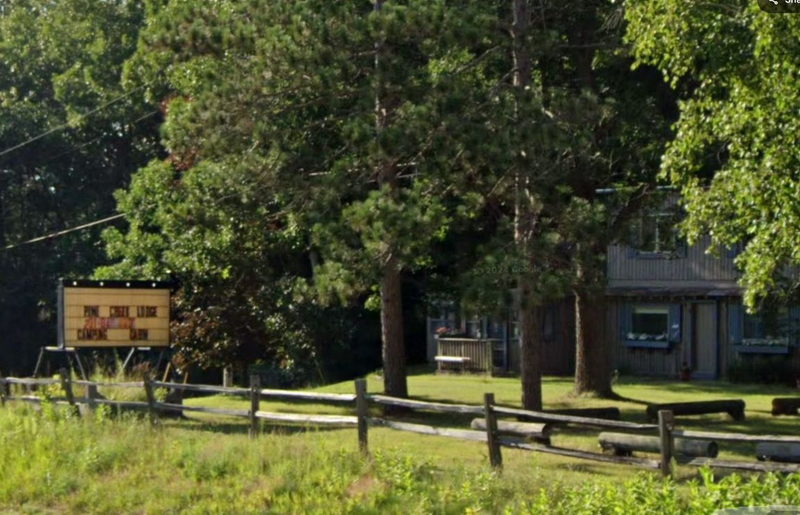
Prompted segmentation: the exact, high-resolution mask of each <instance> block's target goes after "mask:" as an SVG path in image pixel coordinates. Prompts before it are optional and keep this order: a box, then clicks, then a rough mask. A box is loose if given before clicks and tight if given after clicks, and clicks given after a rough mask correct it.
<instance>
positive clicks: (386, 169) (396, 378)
mask: <svg viewBox="0 0 800 515" xmlns="http://www.w3.org/2000/svg"><path fill="white" fill-rule="evenodd" d="M383 4H384V0H375V5H374V9H375V11H376V12H378V11H380V10H381V9H382V8H383ZM382 57H383V43H382V42H381V41H376V42H375V76H376V80H375V84H376V89H375V134H376V137H377V138H378V144H379V145H380V138H381V133H382V132H383V130H384V129H385V128H386V126H387V125H388V124H389V121H388V118H389V109H390V108H389V104H390V102H387V100H386V99H385V98H384V95H383V78H382V74H381V58H382ZM376 168H377V169H376V172H377V176H378V186H380V187H384V186H388V187H389V190H390V194H391V195H392V196H394V197H395V198H396V197H397V189H398V186H397V170H396V169H395V167H394V166H393V165H392V164H391V163H389V162H387V161H386V160H385V158H382V161H381V162H379V163H377V165H376ZM384 252H385V255H386V256H387V259H386V263H385V264H384V265H383V270H382V277H381V282H380V289H381V343H382V356H383V388H384V392H385V393H386V395H391V396H393V397H407V396H408V384H407V382H406V348H405V342H404V335H403V287H402V277H401V269H400V265H399V263H398V262H397V258H396V257H394V255H393V253H394V249H393V248H392V245H391V243H390V242H386V248H385V251H384Z"/></svg>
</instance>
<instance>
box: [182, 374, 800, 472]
mask: <svg viewBox="0 0 800 515" xmlns="http://www.w3.org/2000/svg"><path fill="white" fill-rule="evenodd" d="M367 381H368V390H369V391H370V392H373V393H380V392H382V390H383V384H382V378H381V377H380V376H378V375H375V374H372V375H369V376H368V377H367ZM572 386H573V384H572V378H569V377H546V378H544V380H543V398H544V405H545V409H558V408H589V407H606V406H616V407H618V408H619V409H620V411H621V413H622V419H623V420H628V421H633V422H646V421H647V419H646V416H645V407H646V406H647V404H648V403H653V402H658V403H664V402H680V401H698V400H715V399H742V400H744V401H745V403H746V415H747V416H746V420H744V421H741V422H735V421H733V420H732V419H731V418H730V417H729V416H728V415H727V414H713V415H704V416H687V417H679V418H678V427H682V428H694V429H706V430H713V431H733V432H742V433H750V434H784V435H797V436H800V417H796V416H780V417H774V416H772V415H771V414H770V410H771V401H772V398H773V397H778V396H798V395H800V391H797V390H796V389H790V388H785V387H780V386H766V385H754V384H731V383H728V382H723V381H713V382H712V381H690V382H677V381H662V380H651V379H646V378H622V379H620V380H619V381H618V383H617V384H616V385H615V391H616V393H617V394H618V395H619V396H620V397H621V399H619V400H606V399H597V398H591V397H576V396H574V395H573V394H572ZM313 390H314V391H320V392H335V393H353V392H354V384H353V382H351V381H347V382H342V383H337V384H332V385H328V386H325V387H320V388H316V389H313ZM485 392H491V393H494V395H495V399H496V401H497V402H498V403H500V404H503V405H508V406H516V407H519V406H520V398H521V390H520V381H519V379H518V378H501V377H487V376H482V375H469V374H464V375H460V374H443V375H437V374H434V373H431V372H429V371H419V372H417V373H413V374H412V375H410V376H409V394H410V396H411V397H413V398H417V399H422V400H430V401H437V402H456V403H465V404H475V405H481V404H482V403H483V394H484V393H485ZM186 403H187V404H190V405H196V406H201V405H204V406H213V407H221V406H227V407H240V408H243V409H247V408H248V406H249V401H247V400H245V399H237V398H234V397H227V396H212V397H195V398H191V399H187V400H186ZM261 406H262V407H261V409H262V410H264V411H275V412H285V413H292V412H294V413H330V414H352V413H353V411H352V409H350V408H346V407H338V406H332V405H319V404H309V403H285V402H266V401H262V405H261ZM375 414H376V415H379V414H380V413H379V411H378V408H376V411H375ZM189 416H190V417H191V418H193V419H195V420H203V421H206V422H208V423H213V422H214V421H221V420H223V419H224V418H220V417H214V416H206V415H200V414H195V413H192V414H190V415H189ZM471 418H472V417H471V416H460V415H443V414H435V413H425V412H421V411H417V412H412V413H408V414H404V415H403V416H402V419H403V420H409V421H413V422H420V423H427V424H430V425H437V426H447V427H460V428H466V427H468V426H469V422H470V420H471ZM225 420H226V422H227V423H228V424H230V425H228V426H227V427H233V426H236V424H237V423H238V424H239V425H241V429H240V430H242V431H243V430H244V429H245V427H246V421H241V420H240V421H236V420H235V419H225ZM262 429H263V430H264V431H265V433H266V435H265V437H266V438H270V437H271V435H270V434H271V433H272V432H278V433H280V432H281V431H282V430H284V431H285V430H286V429H281V428H280V427H276V426H272V425H264V426H263V428H262ZM294 430H296V428H295V429H294ZM312 431H313V430H312ZM325 433H326V438H327V439H329V440H336V441H338V442H339V443H340V444H341V445H342V446H344V447H347V446H350V447H351V448H353V449H355V448H356V446H357V441H356V433H355V430H354V429H337V430H326V431H325ZM598 433H599V430H597V429H589V428H576V427H562V428H559V429H558V430H557V431H556V432H555V433H554V436H553V438H552V442H553V444H554V445H558V446H560V447H570V448H577V449H583V450H588V451H599V445H598V441H597V435H598ZM369 435H370V447H371V449H372V450H379V451H380V450H382V451H391V450H399V451H402V452H404V453H407V454H409V455H411V456H419V457H424V458H428V459H433V460H440V461H441V462H442V463H458V464H464V465H470V466H476V467H481V466H483V467H486V466H488V454H487V450H486V446H485V445H484V444H480V443H475V442H464V441H459V440H455V439H451V438H445V437H438V436H428V435H418V434H412V433H407V432H398V431H396V430H392V429H387V428H370V433H369ZM276 437H277V436H276ZM719 447H720V456H719V457H720V458H737V459H747V460H753V459H755V455H754V445H752V444H741V445H738V444H730V443H725V442H723V443H720V444H719ZM655 456H656V455H653V457H655ZM503 457H504V462H505V473H506V475H508V476H512V477H516V476H519V477H520V478H528V479H530V480H534V479H535V480H536V481H543V482H545V483H546V482H548V481H549V480H551V479H553V478H559V479H563V478H564V477H565V476H564V474H567V475H568V476H569V477H570V478H571V479H570V480H576V481H580V480H584V479H589V478H592V479H598V478H600V479H601V480H612V481H613V480H615V479H617V480H618V479H624V478H627V477H630V476H631V475H632V474H636V473H637V472H638V470H637V469H636V468H634V467H629V466H619V465H608V464H603V463H598V462H592V461H585V460H578V459H574V458H566V457H560V456H554V455H549V454H540V453H530V452H526V451H518V450H512V449H503ZM696 474H697V470H696V469H694V468H688V467H680V468H679V469H678V471H677V476H678V478H683V479H686V478H691V477H695V476H696Z"/></svg>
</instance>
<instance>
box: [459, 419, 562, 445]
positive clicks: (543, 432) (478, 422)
mask: <svg viewBox="0 0 800 515" xmlns="http://www.w3.org/2000/svg"><path fill="white" fill-rule="evenodd" d="M470 427H471V428H472V429H476V430H480V431H485V430H486V419H485V418H476V419H473V420H472V423H470ZM552 431H553V426H552V424H542V423H534V422H507V421H505V420H498V421H497V432H498V433H500V434H501V435H511V436H521V437H523V438H525V439H526V440H530V441H534V442H538V443H544V444H549V443H550V433H552Z"/></svg>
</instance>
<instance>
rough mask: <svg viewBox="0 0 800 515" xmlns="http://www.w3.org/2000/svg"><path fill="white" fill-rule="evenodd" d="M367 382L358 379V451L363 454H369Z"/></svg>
mask: <svg viewBox="0 0 800 515" xmlns="http://www.w3.org/2000/svg"><path fill="white" fill-rule="evenodd" d="M367 402H368V401H367V380H366V379H364V378H360V379H356V416H357V417H358V450H359V451H361V454H363V455H367V454H369V445H368V439H367V434H368V430H369V423H368V420H367V416H368V415H369V412H368V408H369V406H368V404H367Z"/></svg>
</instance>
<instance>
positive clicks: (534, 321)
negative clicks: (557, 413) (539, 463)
mask: <svg viewBox="0 0 800 515" xmlns="http://www.w3.org/2000/svg"><path fill="white" fill-rule="evenodd" d="M525 290H527V292H526V291H525ZM525 294H527V296H528V302H526V300H525V298H524V297H525ZM520 295H521V302H520V310H519V316H518V318H517V320H519V329H520V335H519V339H520V375H521V376H522V407H523V409H528V410H536V411H539V410H541V409H542V308H541V306H538V305H532V304H533V303H531V302H530V289H529V287H527V286H522V285H521V286H520Z"/></svg>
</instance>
